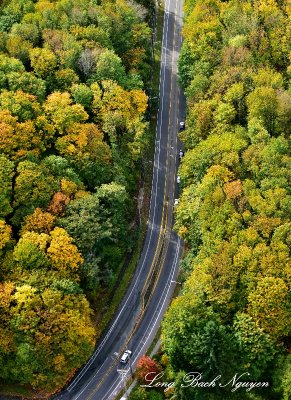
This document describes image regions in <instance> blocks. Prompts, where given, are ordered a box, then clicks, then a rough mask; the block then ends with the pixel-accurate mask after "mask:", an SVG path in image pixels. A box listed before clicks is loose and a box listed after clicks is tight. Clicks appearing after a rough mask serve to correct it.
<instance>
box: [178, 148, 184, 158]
mask: <svg viewBox="0 0 291 400" xmlns="http://www.w3.org/2000/svg"><path fill="white" fill-rule="evenodd" d="M183 156H184V151H183V150H182V149H180V150H179V158H180V160H182V157H183Z"/></svg>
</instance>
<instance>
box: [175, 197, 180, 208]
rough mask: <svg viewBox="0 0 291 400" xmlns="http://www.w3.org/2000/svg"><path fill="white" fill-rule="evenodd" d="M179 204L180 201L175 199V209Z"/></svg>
mask: <svg viewBox="0 0 291 400" xmlns="http://www.w3.org/2000/svg"><path fill="white" fill-rule="evenodd" d="M178 203H179V199H175V200H174V207H176V206H177V205H178Z"/></svg>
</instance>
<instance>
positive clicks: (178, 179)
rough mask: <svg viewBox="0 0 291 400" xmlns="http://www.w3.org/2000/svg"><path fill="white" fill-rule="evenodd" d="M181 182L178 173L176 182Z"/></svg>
mask: <svg viewBox="0 0 291 400" xmlns="http://www.w3.org/2000/svg"><path fill="white" fill-rule="evenodd" d="M180 182H181V178H180V176H179V175H178V176H177V183H180Z"/></svg>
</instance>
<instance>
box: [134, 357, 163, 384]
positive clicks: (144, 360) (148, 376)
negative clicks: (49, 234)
mask: <svg viewBox="0 0 291 400" xmlns="http://www.w3.org/2000/svg"><path fill="white" fill-rule="evenodd" d="M160 372H161V366H160V365H159V364H158V363H157V362H156V361H155V360H153V359H152V358H150V357H148V356H146V355H143V356H142V357H141V358H140V359H139V360H138V362H137V369H136V376H137V379H138V381H139V382H140V383H142V384H148V383H149V381H151V380H152V379H153V378H154V377H155V376H156V375H157V374H159V373H160Z"/></svg>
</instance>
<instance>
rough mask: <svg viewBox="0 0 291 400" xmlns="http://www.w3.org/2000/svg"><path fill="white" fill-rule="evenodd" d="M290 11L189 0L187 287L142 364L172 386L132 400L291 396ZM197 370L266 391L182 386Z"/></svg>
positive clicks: (182, 222)
mask: <svg viewBox="0 0 291 400" xmlns="http://www.w3.org/2000/svg"><path fill="white" fill-rule="evenodd" d="M290 11H291V10H290V3H289V4H288V2H287V1H284V0H280V1H279V0H278V1H275V0H254V1H250V0H230V1H219V0H186V1H185V21H184V29H183V36H184V43H183V48H182V52H181V56H180V59H179V74H180V82H181V85H182V86H183V88H184V91H185V94H186V97H187V120H186V130H185V131H183V132H182V133H181V134H180V138H181V140H182V141H183V144H184V147H185V157H184V158H183V161H182V164H181V166H180V170H179V175H180V177H181V193H180V199H179V204H178V206H177V208H176V213H175V217H176V221H175V229H176V231H177V232H178V234H179V235H180V236H181V237H182V238H183V239H184V242H185V256H184V259H183V261H182V263H181V277H180V279H181V280H182V281H183V282H184V284H183V288H182V291H181V294H180V295H179V296H178V297H177V298H176V299H174V300H173V302H172V305H171V307H170V309H169V311H168V312H167V314H166V317H165V319H164V321H163V325H162V351H163V354H162V356H161V355H158V356H157V357H156V360H154V361H155V362H153V360H152V362H150V361H149V362H148V364H147V368H146V370H147V371H161V370H163V372H164V376H163V378H162V381H166V382H167V381H174V382H175V388H171V389H169V390H167V391H166V392H165V393H164V391H163V390H162V389H160V390H154V389H147V390H145V389H143V388H139V389H136V391H135V392H134V393H133V394H132V396H131V400H147V399H150V400H154V399H155V400H159V399H163V398H169V399H175V400H220V399H223V400H227V399H230V400H236V399H237V400H271V399H278V400H288V399H290V398H291V354H290V352H291V347H290V346H291V342H290V334H291V304H290V271H291V265H290V257H289V250H290V243H291V239H290V232H291V229H290V228H291V224H290V171H291V162H290V126H291V124H290V123H291V101H290V73H291V67H290V43H291V37H290V32H291V29H290V28H291V26H290ZM144 370H145V368H143V369H142V371H144ZM195 371H196V372H199V373H201V374H202V376H203V379H202V381H204V382H205V381H208V382H209V381H212V379H214V378H215V377H217V376H220V375H221V379H220V380H219V382H220V383H221V385H222V386H223V385H226V384H227V382H230V381H231V380H232V379H233V377H234V376H235V374H238V376H241V375H242V374H244V375H243V376H242V378H241V379H240V381H242V382H249V381H251V382H267V383H268V387H267V388H266V387H264V388H259V387H258V388H254V389H252V390H249V391H247V390H246V388H240V389H238V390H235V391H232V388H233V387H232V383H231V384H230V385H226V386H225V387H222V386H221V387H219V384H218V383H217V384H216V386H215V387H208V388H207V387H183V384H184V386H187V385H186V384H185V381H184V376H185V375H186V374H187V373H189V372H195ZM144 375H145V374H144Z"/></svg>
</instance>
